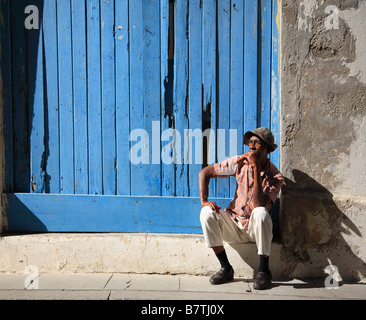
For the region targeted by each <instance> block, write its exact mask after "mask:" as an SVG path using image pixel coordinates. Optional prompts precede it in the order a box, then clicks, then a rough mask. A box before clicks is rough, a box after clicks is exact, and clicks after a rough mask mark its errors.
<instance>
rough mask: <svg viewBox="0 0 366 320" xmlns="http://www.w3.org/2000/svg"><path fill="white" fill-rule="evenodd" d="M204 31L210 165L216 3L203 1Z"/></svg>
mask: <svg viewBox="0 0 366 320" xmlns="http://www.w3.org/2000/svg"><path fill="white" fill-rule="evenodd" d="M202 5H203V30H202V50H203V51H202V59H203V61H202V67H203V110H204V111H209V113H210V116H211V130H213V131H212V132H213V135H211V139H210V143H209V145H210V150H209V152H208V164H213V163H215V162H216V161H217V157H216V150H215V149H216V148H215V145H216V141H213V139H214V138H215V140H216V129H217V127H216V1H214V0H207V1H202ZM216 183H217V179H216V180H213V181H212V182H211V183H210V187H209V194H210V197H215V196H216Z"/></svg>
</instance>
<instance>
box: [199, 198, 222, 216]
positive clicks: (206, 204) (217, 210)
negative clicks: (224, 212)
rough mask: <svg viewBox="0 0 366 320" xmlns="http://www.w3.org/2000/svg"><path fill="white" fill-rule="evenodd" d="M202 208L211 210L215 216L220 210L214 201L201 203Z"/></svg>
mask: <svg viewBox="0 0 366 320" xmlns="http://www.w3.org/2000/svg"><path fill="white" fill-rule="evenodd" d="M201 205H202V208H203V207H206V206H209V207H210V208H211V209H212V210H214V211H215V212H216V213H217V214H220V209H221V207H219V206H218V205H217V203H216V202H214V201H201Z"/></svg>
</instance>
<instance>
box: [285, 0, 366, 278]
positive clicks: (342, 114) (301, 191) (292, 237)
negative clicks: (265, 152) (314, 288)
mask: <svg viewBox="0 0 366 320" xmlns="http://www.w3.org/2000/svg"><path fill="white" fill-rule="evenodd" d="M281 4H282V8H281V15H282V19H281V44H282V45H281V170H282V173H283V174H284V175H285V177H286V185H285V186H284V187H283V190H282V197H281V202H282V203H281V230H282V240H283V243H284V248H283V250H282V257H281V258H282V259H283V260H285V261H287V262H288V264H287V267H286V270H284V271H283V272H284V273H288V274H298V275H304V276H321V275H322V274H324V273H323V269H324V268H325V267H326V266H327V265H328V264H329V262H328V259H330V260H331V261H332V263H333V264H334V265H336V266H338V268H339V269H341V270H340V273H341V276H343V278H344V279H357V280H365V279H366V265H365V261H366V246H365V233H366V231H365V228H366V219H365V214H366V182H365V181H366V158H365V155H366V35H365V30H366V19H365V17H366V1H365V0H328V1H326V0H302V1H300V0H296V1H293V0H291V1H290V0H283V1H281ZM328 6H335V7H336V9H337V11H338V12H337V14H338V28H332V29H330V28H329V27H327V24H326V21H329V20H327V19H329V14H332V13H334V12H335V11H332V12H329V11H328V12H327V10H326V8H327V7H328ZM332 22H334V21H332ZM328 26H329V24H328Z"/></svg>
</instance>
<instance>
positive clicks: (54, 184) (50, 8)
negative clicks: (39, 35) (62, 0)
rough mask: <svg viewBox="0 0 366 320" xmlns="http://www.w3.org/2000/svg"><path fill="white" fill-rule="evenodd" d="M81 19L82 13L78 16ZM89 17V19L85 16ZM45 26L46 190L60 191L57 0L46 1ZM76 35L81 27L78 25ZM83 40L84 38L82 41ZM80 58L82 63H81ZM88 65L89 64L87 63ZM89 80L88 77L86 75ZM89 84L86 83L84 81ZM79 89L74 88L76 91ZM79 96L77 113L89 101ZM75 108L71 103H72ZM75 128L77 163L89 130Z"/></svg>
mask: <svg viewBox="0 0 366 320" xmlns="http://www.w3.org/2000/svg"><path fill="white" fill-rule="evenodd" d="M77 20H78V21H81V19H80V15H79V18H78V19H77ZM84 21H85V19H84ZM42 26H43V28H42V30H43V46H44V48H47V50H44V59H45V61H44V67H45V70H47V72H46V73H45V79H44V108H45V112H46V113H47V115H48V117H47V116H46V117H45V119H46V121H45V154H44V162H45V168H46V172H45V192H46V193H59V192H60V147H59V139H60V127H59V89H58V88H59V78H58V77H57V76H56V75H57V74H58V60H57V59H55V57H57V55H58V43H57V32H58V30H57V10H56V0H49V1H45V3H44V15H43V19H42ZM74 29H75V36H76V35H77V33H78V31H79V30H80V29H81V28H80V27H76V28H74ZM80 42H81V41H80ZM78 45H79V42H77V43H75V42H74V47H75V48H74V50H76V49H77V47H78ZM81 58H82V55H81V54H79V53H76V54H74V56H73V61H74V66H73V68H74V72H75V74H78V73H77V69H76V68H78V67H79V66H80V67H81V66H82V64H81V63H80V62H79V61H78V59H81ZM78 62H79V63H78ZM84 65H85V64H84ZM78 80H79V76H77V77H74V79H73V85H74V88H80V90H81V83H80V82H78ZM84 81H85V77H84ZM84 88H85V85H84ZM75 92H77V91H76V90H74V93H75ZM78 98H79V97H78V96H77V95H74V106H73V107H74V113H75V114H77V113H78V110H79V107H81V106H82V103H85V101H86V99H85V96H83V97H80V98H79V99H78ZM70 108H71V106H70ZM79 127H82V121H80V119H78V126H77V127H76V126H75V129H77V128H79ZM76 133H77V131H75V151H76V153H75V163H78V157H77V155H78V153H77V151H78V150H79V148H78V143H82V142H83V140H85V139H86V137H87V135H86V132H83V133H81V134H79V135H76ZM75 180H77V181H80V182H81V181H82V177H81V176H78V177H75Z"/></svg>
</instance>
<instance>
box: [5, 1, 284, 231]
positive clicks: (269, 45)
mask: <svg viewBox="0 0 366 320" xmlns="http://www.w3.org/2000/svg"><path fill="white" fill-rule="evenodd" d="M0 2H1V13H2V16H3V17H4V24H3V25H2V26H1V57H2V60H1V72H2V79H3V100H4V107H3V109H4V110H3V111H4V137H5V145H6V149H5V154H6V177H5V180H6V194H5V196H4V197H5V198H4V201H5V203H6V218H7V230H8V231H60V232H62V231H65V232H71V231H77V232H92V231H98V232H178V233H181V232H182V233H200V232H201V230H200V224H199V211H200V201H199V192H198V173H199V171H200V170H201V169H202V167H203V166H204V165H207V164H211V163H214V162H217V161H220V160H223V159H225V158H227V157H229V156H233V155H236V154H239V153H242V152H244V149H243V144H242V136H243V134H244V132H245V131H246V130H252V129H254V128H256V127H258V126H266V127H269V128H271V129H272V131H273V132H274V134H275V137H276V139H277V140H278V94H279V93H278V43H277V39H278V28H277V25H276V19H275V18H276V14H277V1H271V0H267V1H265V0H250V1H249V0H246V1H244V0H238V1H234V0H231V1H230V0H223V1H221V0H220V1H215V0H204V1H202V0H175V1H172V0H171V1H169V0H160V1H159V0H85V1H84V0H70V1H64V0H34V1H26V0H17V1H8V0H1V1H0ZM29 5H34V6H36V8H37V9H38V14H39V29H36V28H35V29H27V28H25V24H24V19H25V18H26V17H27V14H24V11H25V8H26V7H27V6H29ZM272 161H273V162H274V163H275V164H276V165H278V164H279V157H278V151H277V152H276V153H274V154H273V155H272ZM234 191H235V180H234V179H231V180H230V179H220V180H217V181H212V182H211V184H210V197H212V198H217V199H216V201H217V202H218V203H219V204H220V205H221V206H222V207H225V205H227V204H228V202H229V201H230V198H232V196H233V193H234Z"/></svg>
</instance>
